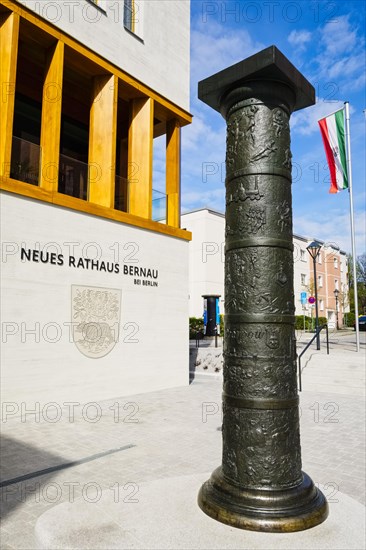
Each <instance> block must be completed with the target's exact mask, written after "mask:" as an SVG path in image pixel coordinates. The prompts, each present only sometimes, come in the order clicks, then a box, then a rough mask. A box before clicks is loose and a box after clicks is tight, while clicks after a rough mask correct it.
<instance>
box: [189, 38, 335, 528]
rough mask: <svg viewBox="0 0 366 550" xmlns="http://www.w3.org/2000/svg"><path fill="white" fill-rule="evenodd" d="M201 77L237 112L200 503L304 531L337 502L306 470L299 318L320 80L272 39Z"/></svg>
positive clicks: (215, 100) (229, 112) (208, 97)
mask: <svg viewBox="0 0 366 550" xmlns="http://www.w3.org/2000/svg"><path fill="white" fill-rule="evenodd" d="M199 86H200V87H199V97H200V99H202V100H203V101H205V102H206V103H208V104H209V105H211V106H212V107H213V108H215V109H217V110H220V111H221V113H222V115H223V116H224V118H225V119H226V122H227V150H226V241H225V348H224V392H223V458H222V466H221V467H220V468H218V469H217V470H215V472H214V473H213V475H212V477H211V479H210V480H209V481H208V482H206V483H205V484H204V485H203V487H202V489H201V491H200V494H199V505H200V506H201V508H202V509H203V511H204V512H206V513H207V514H208V515H210V516H211V517H214V518H215V519H217V520H219V521H222V522H223V523H228V524H230V525H234V526H236V527H241V528H243V529H251V530H262V531H298V530H302V529H306V528H309V527H312V526H314V525H317V524H318V523H321V522H322V521H324V519H325V518H326V517H327V510H328V509H327V503H326V500H325V498H324V496H323V494H322V493H321V492H320V491H319V490H318V489H317V488H316V487H315V486H314V484H313V482H312V481H311V479H310V478H309V477H308V476H307V475H306V474H304V473H303V472H302V471H301V448H300V433H299V412H298V393H297V379H296V346H295V329H294V320H295V319H294V312H295V307H294V292H293V245H292V198H291V151H290V129H289V119H290V115H291V113H292V111H293V110H295V109H299V108H302V107H305V106H308V105H312V104H313V103H314V89H313V88H312V86H311V85H310V84H309V83H308V82H307V81H306V80H305V78H304V77H303V76H302V75H301V74H300V73H299V72H298V71H297V70H296V69H295V67H293V66H292V65H291V64H290V63H289V61H288V60H287V59H286V58H285V57H284V56H283V55H282V54H281V53H280V52H279V51H278V50H277V49H276V48H275V47H274V46H271V47H270V48H267V49H266V50H264V51H263V52H260V53H259V54H256V55H255V56H252V57H251V58H248V59H247V60H244V61H243V62H241V63H239V64H238V65H236V66H234V67H230V68H228V69H226V70H225V71H222V72H221V73H218V74H217V75H214V76H212V77H210V78H208V79H206V80H205V81H202V82H201V83H200V84H199Z"/></svg>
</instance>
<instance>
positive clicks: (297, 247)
mask: <svg viewBox="0 0 366 550" xmlns="http://www.w3.org/2000/svg"><path fill="white" fill-rule="evenodd" d="M309 242H310V241H309ZM309 242H308V241H307V240H306V239H304V238H302V237H298V236H297V235H294V236H293V244H294V295H295V315H303V314H304V313H305V315H310V309H309V304H306V306H305V312H304V309H303V306H302V304H301V299H300V297H301V292H307V296H308V297H309V292H308V289H307V288H306V287H304V286H303V285H302V284H301V274H302V273H304V274H305V275H306V276H307V284H309V280H310V273H309V253H308V251H307V250H306V247H307V245H308V244H309ZM301 250H304V251H305V254H304V257H303V259H302V258H301Z"/></svg>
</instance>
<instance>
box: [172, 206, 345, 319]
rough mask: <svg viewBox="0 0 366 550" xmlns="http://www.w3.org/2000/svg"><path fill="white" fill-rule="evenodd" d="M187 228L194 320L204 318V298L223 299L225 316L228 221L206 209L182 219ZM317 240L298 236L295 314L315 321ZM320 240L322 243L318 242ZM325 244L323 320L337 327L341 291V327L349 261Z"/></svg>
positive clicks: (320, 273)
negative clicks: (312, 248) (313, 250)
mask: <svg viewBox="0 0 366 550" xmlns="http://www.w3.org/2000/svg"><path fill="white" fill-rule="evenodd" d="M181 220H182V222H181V223H182V227H185V228H186V229H188V230H189V231H191V232H192V235H193V238H192V242H191V243H190V245H189V247H190V251H189V315H190V317H202V312H203V298H202V295H220V296H221V298H220V311H221V313H225V295H224V262H225V249H224V247H225V216H224V214H221V213H220V212H215V211H214V210H209V209H207V208H203V209H200V210H195V211H193V212H187V213H185V214H183V215H182V218H181ZM313 240H314V239H308V238H305V237H301V236H299V235H294V237H293V244H294V293H295V307H296V311H295V314H296V315H306V316H309V317H314V318H315V306H311V305H310V304H309V302H308V298H309V297H310V296H312V295H313V294H314V276H313V260H312V258H311V257H310V255H309V253H308V252H307V250H306V247H307V246H308V245H309V244H310V242H311V241H313ZM316 240H318V239H316ZM318 242H320V243H321V244H322V248H321V251H320V254H319V256H318V259H317V287H318V288H317V290H318V306H319V316H321V317H326V318H327V319H328V323H329V325H330V326H334V327H335V326H336V322H337V310H336V299H335V295H334V290H336V289H337V290H338V291H339V294H338V297H337V307H338V324H339V326H342V324H343V318H344V314H345V313H347V312H348V311H349V303H348V278H347V271H348V267H347V256H346V253H345V252H344V251H343V250H340V249H339V247H338V246H337V244H336V243H324V242H322V241H319V240H318Z"/></svg>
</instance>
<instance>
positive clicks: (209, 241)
mask: <svg viewBox="0 0 366 550" xmlns="http://www.w3.org/2000/svg"><path fill="white" fill-rule="evenodd" d="M181 227H183V228H186V229H188V230H189V231H192V241H191V242H190V243H189V316H190V317H202V315H203V298H202V295H203V294H220V295H221V298H220V313H225V311H224V309H225V302H224V265H225V256H224V244H225V218H224V216H220V215H219V214H217V213H213V212H211V211H210V210H198V211H197V212H191V213H188V214H183V215H182V217H181Z"/></svg>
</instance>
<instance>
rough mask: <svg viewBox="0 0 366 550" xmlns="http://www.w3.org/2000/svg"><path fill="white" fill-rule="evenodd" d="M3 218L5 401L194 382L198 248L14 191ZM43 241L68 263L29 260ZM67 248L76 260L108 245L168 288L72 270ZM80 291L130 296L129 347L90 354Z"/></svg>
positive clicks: (110, 254) (110, 255) (125, 306)
mask: <svg viewBox="0 0 366 550" xmlns="http://www.w3.org/2000/svg"><path fill="white" fill-rule="evenodd" d="M1 220H2V228H1V229H2V241H3V244H2V300H1V306H2V358H1V374H2V387H1V389H2V399H3V400H4V401H14V402H17V403H19V402H22V401H24V402H27V403H32V402H40V403H47V402H50V401H56V402H58V403H63V402H65V401H78V402H81V403H85V402H88V401H93V400H97V399H107V398H113V397H118V396H123V395H128V394H134V393H140V392H141V393H142V392H147V391H153V390H159V389H162V388H169V387H174V386H180V385H185V384H188V380H189V374H188V369H189V366H188V361H189V358H188V242H186V241H182V240H179V239H175V238H173V237H169V236H165V235H161V234H156V233H153V232H151V231H147V230H143V229H139V228H134V227H131V226H127V225H123V224H120V223H115V222H112V221H109V220H105V219H102V218H98V217H93V216H90V215H87V214H82V213H78V212H74V211H72V210H68V209H64V208H61V207H57V206H52V205H50V204H47V203H43V202H38V201H34V200H32V199H27V198H23V197H18V196H15V195H11V194H7V193H3V194H2V195H1ZM91 242H94V243H96V245H97V247H96V246H95V245H90V246H89V247H88V246H87V245H88V243H91ZM36 243H40V248H41V250H42V249H44V247H45V245H47V243H56V245H53V246H52V245H49V251H55V250H56V247H57V249H58V252H59V253H62V254H63V255H64V260H65V263H64V265H62V266H61V265H52V264H50V263H48V264H43V263H40V262H38V263H37V262H33V261H21V255H20V248H21V246H25V247H27V248H32V249H33V248H36V247H37V244H36ZM67 243H74V252H75V253H74V254H73V255H74V256H76V257H79V256H83V257H85V256H89V257H90V258H92V257H95V254H96V253H97V250H98V247H100V250H101V251H102V260H105V261H109V262H114V263H116V262H118V263H119V265H120V268H121V270H123V264H126V265H129V266H130V265H131V266H139V267H146V268H152V269H157V270H158V271H159V274H158V279H157V281H158V285H159V286H158V287H157V288H156V287H144V286H137V285H135V284H134V277H131V276H127V275H124V274H123V273H121V272H120V273H119V274H116V273H105V272H100V271H91V270H86V269H84V270H83V269H81V268H79V269H77V268H74V267H72V266H71V267H69V265H68V264H67V258H68V255H69V253H70V251H71V247H72V246H73V245H72V244H67ZM71 254H72V251H71ZM71 285H83V286H92V287H107V288H110V289H120V290H121V291H122V301H121V319H120V337H119V341H118V342H117V343H116V345H115V347H114V348H113V349H112V351H111V352H110V353H109V354H108V355H106V356H105V357H101V358H88V357H86V356H85V355H83V354H82V353H81V352H80V351H79V350H78V349H77V347H76V345H75V343H74V342H73V341H72V338H71V339H70V328H69V327H68V326H67V325H65V323H69V322H70V321H73V319H72V312H71V309H72V305H71ZM37 323H38V326H39V329H38V330H36V334H31V333H27V331H29V330H34V329H35V328H36V326H37V325H36V324H37ZM56 324H57V325H58V326H59V327H60V329H59V330H60V331H61V333H58V332H57V329H56V328H55V325H56ZM58 336H59V338H58V340H56V337H58ZM53 339H55V340H56V341H55V342H53V343H52V342H51V341H50V340H53ZM70 340H71V341H70Z"/></svg>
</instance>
